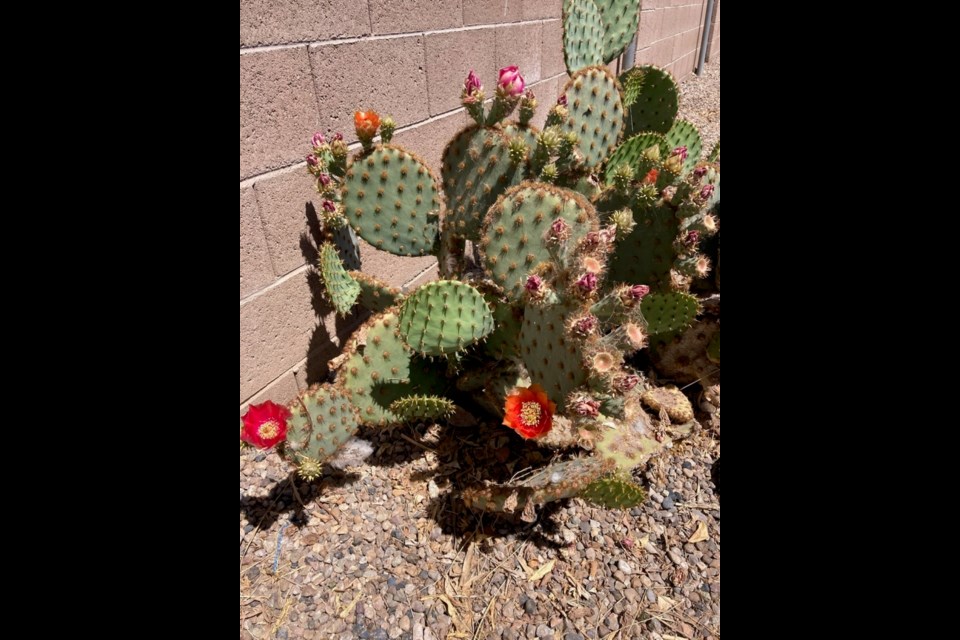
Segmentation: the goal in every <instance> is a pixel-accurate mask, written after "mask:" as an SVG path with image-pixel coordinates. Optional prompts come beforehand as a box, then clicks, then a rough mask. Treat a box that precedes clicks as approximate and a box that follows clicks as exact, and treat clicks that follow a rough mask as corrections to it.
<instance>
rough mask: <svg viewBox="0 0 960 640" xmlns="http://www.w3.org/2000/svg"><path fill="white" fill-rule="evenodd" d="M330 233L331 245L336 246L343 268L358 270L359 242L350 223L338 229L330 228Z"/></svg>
mask: <svg viewBox="0 0 960 640" xmlns="http://www.w3.org/2000/svg"><path fill="white" fill-rule="evenodd" d="M330 235H331V236H332V241H333V245H334V246H335V247H336V248H337V253H339V254H340V259H341V260H343V268H344V269H347V270H350V271H359V270H360V242H359V240H358V239H357V234H356V232H354V230H353V229H352V228H350V225H346V224H345V225H343V226H342V227H340V228H338V229H332V230H331V233H330Z"/></svg>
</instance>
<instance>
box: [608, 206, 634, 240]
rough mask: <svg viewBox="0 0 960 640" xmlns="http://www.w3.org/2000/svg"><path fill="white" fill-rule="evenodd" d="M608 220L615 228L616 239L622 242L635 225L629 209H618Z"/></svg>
mask: <svg viewBox="0 0 960 640" xmlns="http://www.w3.org/2000/svg"><path fill="white" fill-rule="evenodd" d="M610 220H611V221H613V224H614V225H616V227H617V238H619V239H620V240H623V239H624V238H626V237H627V236H629V235H630V233H631V232H632V231H633V229H634V227H636V226H637V223H636V222H635V221H634V219H633V212H632V211H630V209H619V210H617V211H614V212H613V214H611V216H610Z"/></svg>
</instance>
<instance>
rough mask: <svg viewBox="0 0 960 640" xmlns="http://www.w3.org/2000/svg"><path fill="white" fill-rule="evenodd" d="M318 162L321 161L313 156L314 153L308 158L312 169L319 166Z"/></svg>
mask: <svg viewBox="0 0 960 640" xmlns="http://www.w3.org/2000/svg"><path fill="white" fill-rule="evenodd" d="M318 162H319V161H318V160H317V156H315V155H313V154H312V153H311V154H310V155H308V156H307V164H308V165H310V166H311V167H315V166H317V163H318Z"/></svg>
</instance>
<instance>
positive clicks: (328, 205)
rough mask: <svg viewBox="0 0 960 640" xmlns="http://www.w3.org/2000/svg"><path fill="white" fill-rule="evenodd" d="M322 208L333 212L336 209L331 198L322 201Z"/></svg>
mask: <svg viewBox="0 0 960 640" xmlns="http://www.w3.org/2000/svg"><path fill="white" fill-rule="evenodd" d="M322 206H323V210H324V211H329V212H330V213H333V212H334V211H336V210H337V204H336V203H335V202H334V201H333V200H324V201H323V205H322Z"/></svg>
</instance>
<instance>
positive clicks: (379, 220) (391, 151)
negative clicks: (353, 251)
mask: <svg viewBox="0 0 960 640" xmlns="http://www.w3.org/2000/svg"><path fill="white" fill-rule="evenodd" d="M441 206H442V203H441V201H440V193H439V192H438V191H437V185H436V180H435V179H434V176H433V173H431V171H430V169H428V168H427V166H426V165H425V164H424V163H423V162H421V161H420V159H419V158H417V157H416V156H414V155H413V154H411V153H409V152H407V151H404V150H403V149H400V148H398V147H392V146H389V145H384V146H381V147H377V148H375V149H373V150H372V151H370V152H369V153H366V154H363V155H359V156H357V157H356V158H354V160H353V162H352V163H351V165H350V167H349V168H348V169H347V173H346V176H345V177H344V181H343V208H344V215H346V217H347V221H348V222H349V223H350V226H351V227H353V229H354V230H355V231H356V232H357V233H358V234H359V235H360V237H362V238H363V239H364V240H366V241H367V242H369V243H370V244H372V245H373V246H375V247H376V248H378V249H383V250H384V251H389V252H390V253H393V254H396V255H398V256H422V255H426V254H428V253H431V252H432V251H433V249H434V244H435V243H436V241H437V221H438V219H439V214H440V210H441Z"/></svg>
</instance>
